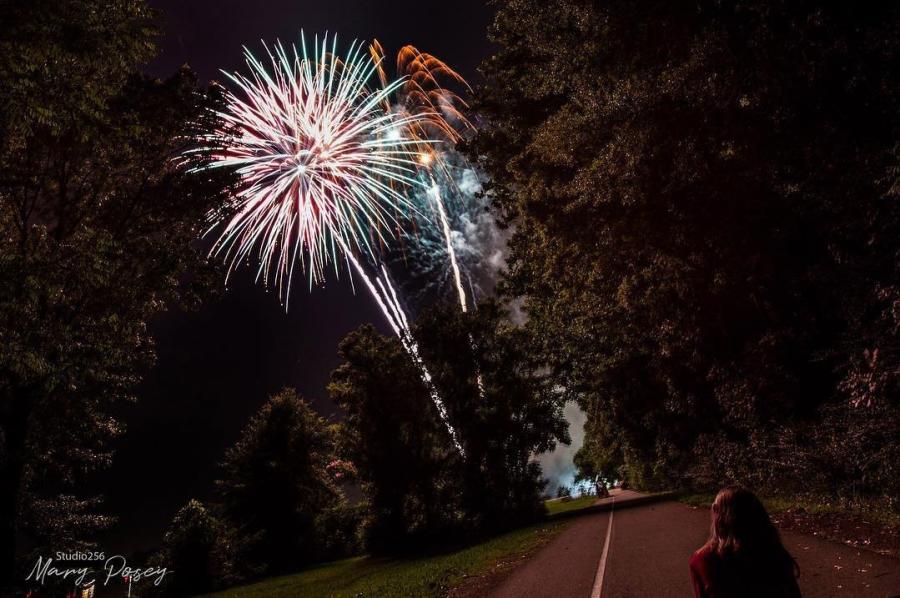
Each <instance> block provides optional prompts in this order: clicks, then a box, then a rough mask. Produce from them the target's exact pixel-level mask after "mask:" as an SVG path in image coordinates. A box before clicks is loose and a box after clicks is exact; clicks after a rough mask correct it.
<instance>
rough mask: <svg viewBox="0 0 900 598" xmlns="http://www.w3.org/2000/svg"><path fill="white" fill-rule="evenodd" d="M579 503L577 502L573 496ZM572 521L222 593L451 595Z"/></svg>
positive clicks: (331, 566)
mask: <svg viewBox="0 0 900 598" xmlns="http://www.w3.org/2000/svg"><path fill="white" fill-rule="evenodd" d="M571 502H575V501H571ZM567 525H568V523H567V522H552V521H551V522H547V523H542V524H539V525H534V526H531V527H526V528H522V529H519V530H516V531H513V532H510V533H507V534H504V535H501V536H497V537H495V538H491V539H489V540H487V541H485V542H482V543H481V544H476V545H474V546H469V547H467V548H463V549H461V550H458V551H456V552H451V553H447V554H441V555H437V556H429V557H422V558H416V559H386V558H373V557H368V556H361V557H356V558H350V559H344V560H341V561H335V562H332V563H325V564H322V565H319V566H316V567H312V568H309V569H306V570H304V571H301V572H300V573H296V574H294V575H286V576H284V577H275V578H272V579H267V580H264V581H261V582H259V583H255V584H252V585H248V586H242V587H237V588H232V589H229V590H226V591H224V592H220V593H218V594H214V595H213V596H216V597H219V598H225V597H235V598H255V597H260V598H261V597H264V596H265V597H266V598H269V597H271V598H279V597H287V596H290V597H292V598H307V597H308V598H313V597H316V598H318V597H320V596H333V597H335V598H337V597H341V596H353V597H357V598H362V597H365V596H385V597H388V598H390V597H393V596H397V597H400V596H446V594H447V592H448V590H449V589H450V588H453V587H455V586H458V585H459V584H461V583H462V582H463V581H465V580H466V578H469V577H473V576H480V575H483V574H485V573H487V572H489V571H491V570H492V569H493V568H494V567H495V566H496V564H497V563H499V562H502V561H506V560H509V559H511V558H517V557H521V556H522V555H525V554H528V553H530V552H533V551H534V550H536V549H537V548H539V547H540V546H542V545H543V544H545V543H546V542H548V541H550V540H551V539H552V538H554V537H555V536H556V535H557V534H559V533H560V532H561V531H562V530H563V529H565V527H566V526H567Z"/></svg>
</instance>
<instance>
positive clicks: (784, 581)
mask: <svg viewBox="0 0 900 598" xmlns="http://www.w3.org/2000/svg"><path fill="white" fill-rule="evenodd" d="M690 567H691V581H693V582H694V594H695V595H696V596H697V598H759V597H763V596H765V597H766V598H768V597H771V598H800V587H799V586H798V585H797V579H796V577H794V575H793V573H792V572H790V571H788V572H785V571H779V570H778V566H777V565H775V566H773V567H760V566H758V565H757V566H748V565H747V564H746V563H743V562H740V561H738V560H736V559H732V558H722V557H720V556H719V555H717V554H715V553H714V552H713V551H712V550H710V549H709V548H708V547H706V546H704V547H703V548H701V549H700V550H698V551H697V552H695V553H694V555H693V556H692V557H691V562H690Z"/></svg>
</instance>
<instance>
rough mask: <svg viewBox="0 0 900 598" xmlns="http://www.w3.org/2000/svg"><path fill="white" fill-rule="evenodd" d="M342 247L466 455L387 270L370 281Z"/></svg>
mask: <svg viewBox="0 0 900 598" xmlns="http://www.w3.org/2000/svg"><path fill="white" fill-rule="evenodd" d="M342 251H343V252H344V257H345V258H346V259H347V262H348V263H349V264H350V265H351V266H352V267H353V269H354V270H356V273H357V275H359V277H360V278H361V279H362V281H363V283H364V284H365V285H366V288H367V289H368V291H369V293H370V294H371V295H372V297H373V298H374V299H375V303H377V304H378V307H379V308H380V309H381V312H382V314H384V317H385V319H386V320H387V321H388V324H390V326H391V329H392V330H393V331H394V334H396V335H397V337H398V338H399V339H400V343H401V344H402V345H403V348H404V349H405V350H406V352H407V354H409V356H410V357H411V358H412V360H413V363H414V364H415V365H416V366H417V367H418V368H419V371H420V373H421V375H422V381H423V382H424V383H425V387H426V388H427V389H428V394H429V395H430V396H431V400H432V402H433V403H434V406H435V407H436V408H437V411H438V415H439V416H440V418H441V422H443V424H444V426H445V427H446V428H447V431H448V432H449V433H450V440H451V441H452V442H453V445H454V446H455V447H456V449H457V450H458V451H459V452H460V454H462V455H465V452H464V450H463V448H462V445H461V444H460V443H459V439H458V438H457V436H456V430H455V429H454V428H453V426H452V425H451V424H450V418H449V417H448V415H447V408H446V407H445V406H444V401H443V400H442V399H441V397H440V395H439V394H438V392H437V388H436V387H435V385H434V381H433V380H432V378H431V372H429V371H428V366H427V365H425V362H424V361H423V360H422V357H421V356H420V355H419V345H418V343H416V340H415V339H414V338H413V335H412V333H411V331H410V329H409V322H408V321H407V319H406V313H405V312H404V310H403V307H402V306H401V305H400V300H399V298H398V297H397V293H396V291H395V290H394V286H393V285H392V284H391V282H390V278H389V277H388V273H387V270H386V269H385V268H384V266H382V267H381V270H382V276H376V277H375V283H377V288H376V285H375V284H373V283H372V279H371V278H370V277H369V275H368V273H367V272H366V270H365V268H363V266H362V264H361V263H360V262H359V260H358V259H356V256H355V255H354V254H353V252H352V251H350V249H349V248H348V247H346V246H344V247H342Z"/></svg>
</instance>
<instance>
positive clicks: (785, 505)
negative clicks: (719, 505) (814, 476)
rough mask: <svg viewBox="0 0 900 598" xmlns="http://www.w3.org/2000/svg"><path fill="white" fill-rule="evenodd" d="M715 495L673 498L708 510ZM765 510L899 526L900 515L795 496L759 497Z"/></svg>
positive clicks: (881, 509) (876, 509) (880, 509)
mask: <svg viewBox="0 0 900 598" xmlns="http://www.w3.org/2000/svg"><path fill="white" fill-rule="evenodd" d="M715 497H716V495H715V494H713V493H708V494H705V493H700V494H678V495H676V496H675V498H676V499H677V500H679V501H681V502H683V503H685V504H688V505H691V506H694V507H702V508H709V506H710V505H711V504H712V502H713V499H715ZM760 500H761V501H762V503H763V505H764V506H765V507H766V510H767V511H768V512H769V513H770V514H772V515H778V514H780V513H784V512H786V511H788V510H796V509H801V508H802V509H803V510H804V511H806V512H807V513H809V514H810V515H851V516H856V517H865V518H868V519H871V520H874V521H876V522H878V523H881V524H883V525H891V526H900V513H897V512H895V511H890V510H887V509H884V508H878V507H873V506H870V505H865V504H851V505H846V504H838V503H835V502H831V501H828V500H825V499H817V498H815V497H808V496H802V495H796V496H777V495H771V496H760Z"/></svg>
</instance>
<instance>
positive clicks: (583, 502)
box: [544, 496, 597, 517]
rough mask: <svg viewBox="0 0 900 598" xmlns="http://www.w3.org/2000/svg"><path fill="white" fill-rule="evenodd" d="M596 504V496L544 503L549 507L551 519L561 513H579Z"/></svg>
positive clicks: (556, 499) (558, 499)
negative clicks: (578, 511)
mask: <svg viewBox="0 0 900 598" xmlns="http://www.w3.org/2000/svg"><path fill="white" fill-rule="evenodd" d="M595 502H597V497H596V496H581V497H578V498H570V499H568V500H566V499H565V498H554V499H551V500H548V501H545V502H544V505H546V507H547V512H548V513H549V514H550V516H551V517H553V516H554V515H557V514H559V513H565V512H567V511H577V510H580V509H583V508H585V507H590V506H591V505H593V504H594V503H595Z"/></svg>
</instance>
